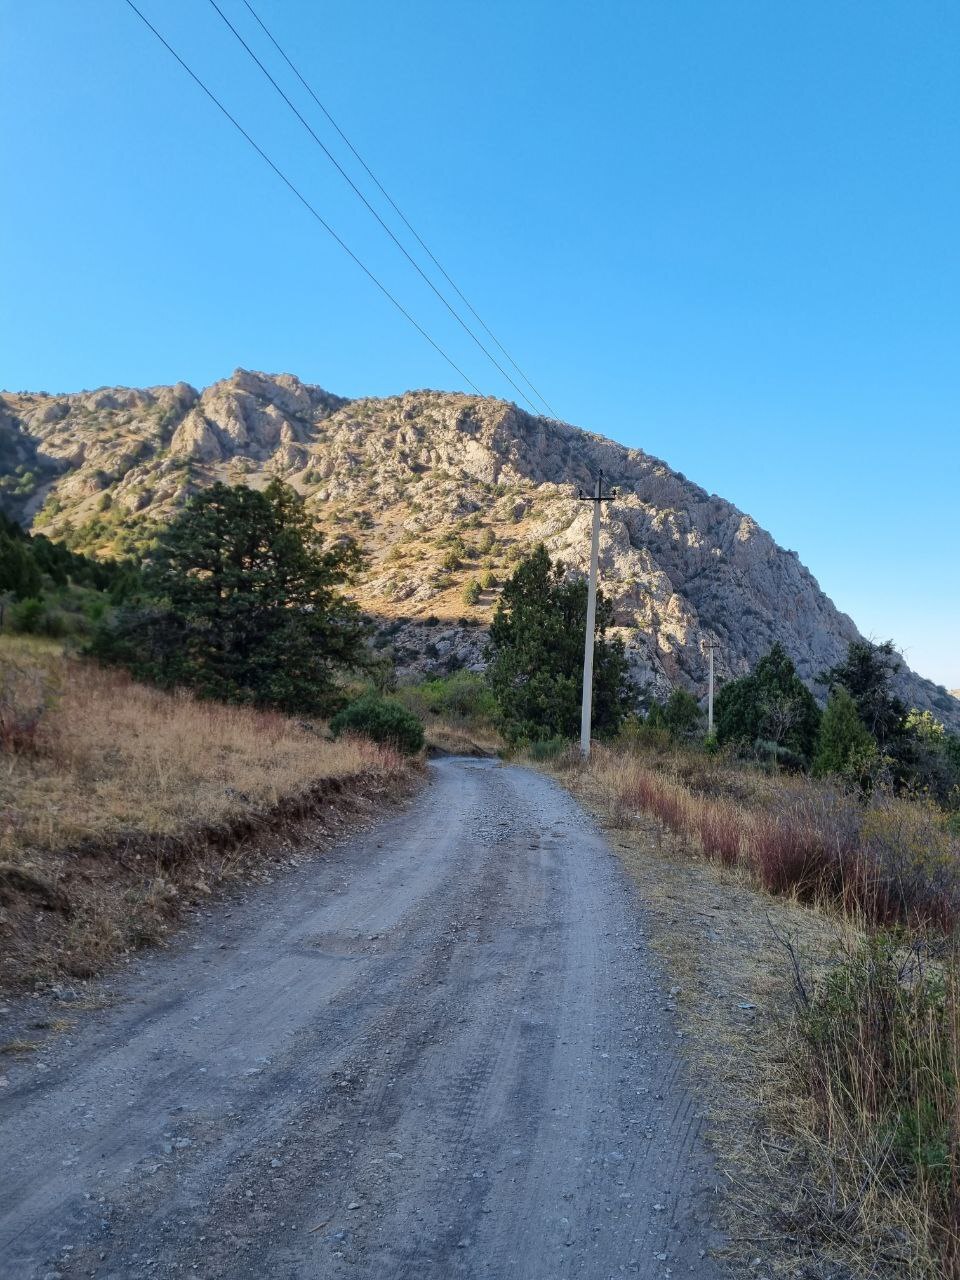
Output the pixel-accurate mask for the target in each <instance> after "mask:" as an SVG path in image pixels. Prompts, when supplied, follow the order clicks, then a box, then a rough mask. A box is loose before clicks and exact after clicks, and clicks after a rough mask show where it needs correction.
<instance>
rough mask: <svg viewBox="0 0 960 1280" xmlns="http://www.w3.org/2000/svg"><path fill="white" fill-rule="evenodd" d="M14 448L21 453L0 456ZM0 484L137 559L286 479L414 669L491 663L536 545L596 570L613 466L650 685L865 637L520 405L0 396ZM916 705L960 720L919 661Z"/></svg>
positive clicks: (734, 532) (35, 508) (910, 699)
mask: <svg viewBox="0 0 960 1280" xmlns="http://www.w3.org/2000/svg"><path fill="white" fill-rule="evenodd" d="M4 442H5V443H4ZM0 445H2V446H3V447H2V448H0V469H2V468H3V466H4V463H3V458H8V459H10V460H12V459H14V458H19V459H20V460H19V461H18V462H16V464H15V465H13V464H12V461H11V464H10V465H11V466H12V469H10V470H8V471H7V477H8V480H9V486H8V487H7V488H6V489H5V490H4V491H3V492H0V503H5V504H6V505H7V508H8V509H9V510H10V512H11V514H13V515H15V516H18V517H21V518H22V519H24V520H27V521H32V522H33V528H34V529H35V530H41V531H44V532H48V533H50V535H51V536H53V537H57V538H62V539H65V540H66V541H68V542H69V544H70V545H71V546H73V547H75V548H77V549H81V550H87V549H89V550H97V551H102V552H106V553H109V554H110V555H124V554H130V553H134V554H135V553H138V552H140V551H142V550H143V548H144V547H145V545H146V544H147V543H148V542H149V541H150V539H151V538H152V537H153V536H154V534H155V532H156V530H157V528H158V527H160V526H161V525H162V524H164V523H166V522H168V521H169V520H170V518H171V516H172V515H173V513H175V512H176V511H177V510H179V509H180V508H181V507H182V506H183V504H184V503H185V501H186V500H187V499H188V498H189V496H190V495H191V494H194V493H196V492H197V491H198V490H200V489H202V488H205V487H208V486H209V485H211V484H212V483H214V482H215V481H221V482H225V483H229V484H233V483H236V482H238V481H243V482H245V483H247V484H249V485H251V486H253V487H254V488H262V487H264V486H265V485H266V484H267V483H268V482H269V481H270V479H272V478H274V477H275V476H278V475H279V476H282V477H283V478H284V480H286V481H287V482H288V483H289V484H290V485H291V486H292V487H293V488H294V489H295V490H296V491H297V492H299V493H301V494H303V495H304V496H305V497H306V500H307V504H308V509H309V511H310V513H311V515H312V516H313V517H314V518H315V519H316V520H317V521H318V523H319V525H320V527H321V528H322V529H323V530H324V531H325V532H326V534H327V535H328V537H330V538H335V537H338V536H340V535H342V534H349V535H350V536H351V537H353V538H354V539H355V541H356V542H357V544H358V545H359V546H360V547H361V549H362V550H363V551H364V552H365V554H366V555H367V557H368V559H367V567H366V570H365V572H364V575H363V576H362V577H361V578H360V579H359V580H358V581H357V582H356V583H355V584H354V585H353V586H352V587H351V591H352V593H353V596H354V598H355V599H356V600H357V601H358V603H359V604H360V605H361V606H362V607H363V608H364V609H365V610H366V611H367V612H368V613H369V614H370V615H371V616H373V617H374V618H376V619H377V621H378V623H379V628H380V630H379V636H378V643H379V644H380V646H381V649H382V652H383V653H384V654H385V655H386V656H389V657H390V658H391V659H392V660H393V661H395V662H396V664H397V666H398V667H399V669H400V671H401V673H402V674H405V675H407V676H416V677H418V678H423V677H424V676H437V675H443V674H445V673H446V672H448V671H450V670H455V669H459V668H462V667H467V668H473V669H477V670H478V669H480V668H481V667H482V665H483V648H484V643H485V630H486V627H487V626H488V624H489V622H490V619H491V617H492V613H493V609H494V608H495V605H496V601H497V598H498V592H499V589H500V587H501V585H502V583H503V581H504V579H505V578H506V577H508V576H509V574H510V573H511V572H512V569H513V567H514V566H515V564H516V563H517V562H518V560H519V559H520V558H521V557H522V555H523V554H525V553H526V552H528V551H530V550H532V548H533V547H534V546H535V545H536V544H537V543H539V542H541V541H542V542H544V543H545V545H546V547H547V550H548V552H549V553H550V554H551V555H552V556H554V557H558V558H560V559H561V560H563V561H564V563H565V564H567V565H569V566H571V567H573V568H575V569H582V568H583V567H584V564H585V556H586V553H587V548H588V545H589V534H588V530H589V510H588V508H587V505H586V504H584V503H581V502H578V501H577V488H578V487H583V488H585V489H588V488H589V487H590V486H591V484H592V482H593V480H594V479H595V476H596V473H597V471H598V470H600V469H602V470H603V472H604V474H605V477H606V481H607V483H608V484H609V485H615V486H617V487H618V488H619V491H620V493H619V496H618V498H617V499H616V500H615V501H614V502H612V503H611V504H610V505H609V507H608V508H607V513H606V518H605V520H604V527H603V533H602V537H601V549H600V554H601V573H602V576H603V581H604V583H605V586H606V589H607V594H608V596H609V598H610V601H611V605H612V607H613V610H614V628H615V632H616V633H618V634H619V635H620V638H621V639H622V640H623V641H624V643H625V646H626V652H627V656H628V659H629V661H630V664H631V667H632V669H633V671H634V674H635V676H636V677H637V679H638V680H639V681H640V682H641V683H646V684H650V685H651V687H652V688H654V689H655V690H656V691H657V693H658V694H659V695H660V696H665V695H666V693H667V692H669V689H670V688H671V687H672V686H673V685H675V684H680V685H681V686H683V687H685V688H687V689H689V690H691V691H692V692H693V693H694V694H695V695H696V696H697V697H702V696H703V695H704V694H705V692H706V667H707V663H706V652H707V648H708V646H709V645H710V644H715V645H716V646H717V667H718V672H719V673H720V675H721V676H727V677H729V676H734V675H742V674H744V673H745V672H746V671H747V670H749V669H750V668H751V667H752V666H753V665H754V664H755V663H756V662H757V661H758V659H759V658H760V657H762V656H763V655H764V654H765V653H767V652H768V651H769V650H770V648H771V647H772V645H773V644H774V643H777V642H779V643H780V644H781V645H782V646H783V649H784V651H785V652H786V653H787V654H788V656H789V657H790V658H791V660H792V661H793V662H794V664H795V665H796V668H797V671H798V674H799V676H800V678H801V679H802V680H804V681H806V682H808V683H809V682H811V681H812V680H813V679H814V677H815V676H816V675H817V674H818V673H819V672H820V671H822V670H823V669H825V668H827V667H830V666H832V665H833V664H834V663H836V662H837V661H839V660H841V658H842V657H843V655H844V654H845V652H846V649H847V646H848V644H849V643H850V641H851V640H854V639H857V638H858V636H857V631H856V628H855V626H854V624H853V623H852V622H851V620H850V619H849V618H847V617H846V616H845V615H844V614H842V613H840V612H839V611H838V610H837V609H836V608H835V606H834V605H833V604H832V602H831V601H830V600H828V599H827V597H826V596H825V595H824V594H823V593H822V592H821V591H820V589H819V587H818V586H817V583H816V581H815V580H814V578H813V577H812V575H811V574H810V573H809V572H808V571H807V570H806V569H805V568H804V567H803V566H802V565H801V564H800V562H799V560H798V559H797V556H796V555H795V554H794V553H793V552H791V551H785V550H783V549H782V548H780V547H778V546H777V545H776V543H775V542H774V541H773V539H772V538H771V537H770V536H769V534H767V533H766V532H764V530H762V529H761V528H759V526H758V525H757V524H756V522H755V521H753V520H752V519H751V518H750V517H749V516H748V515H746V514H744V513H743V512H741V511H738V510H737V509H736V508H735V507H733V506H731V504H730V503H728V502H725V501H724V500H723V499H721V498H719V497H717V496H715V495H711V494H709V493H707V492H705V491H704V490H703V489H701V488H699V487H698V486H697V485H696V484H694V483H692V482H691V481H689V480H687V479H686V478H685V477H684V476H682V475H680V474H678V473H677V472H674V471H672V470H671V469H670V468H669V467H668V466H667V465H666V464H664V463H663V462H660V461H659V460H658V459H656V458H653V457H650V456H649V455H647V454H645V453H643V452H642V451H641V450H639V449H628V448H625V447H623V446H621V445H618V444H615V443H614V442H612V441H609V440H604V439H602V438H601V437H598V436H595V435H590V434H588V433H587V432H584V431H580V430H578V429H577V428H575V427H572V426H568V425H566V424H564V423H560V422H555V421H551V420H547V419H542V418H534V417H531V416H530V415H528V414H525V413H523V412H522V411H520V410H519V409H517V408H516V406H513V405H510V404H506V403H504V402H503V401H499V400H493V399H481V398H478V397H476V396H467V395H458V394H444V393H442V392H435V391H417V392H408V393H407V394H405V395H402V396H395V397H389V398H386V399H382V400H378V399H372V398H367V399H360V400H353V401H348V400H344V399H343V398H341V397H337V396H333V395H330V394H329V393H327V392H325V391H323V390H321V389H320V388H319V387H315V386H309V385H306V384H303V383H301V382H300V381H298V379H296V378H295V377H292V376H291V375H288V374H280V375H267V374H260V373H251V372H248V371H245V370H237V371H236V372H235V373H234V374H233V375H232V376H231V377H230V378H227V379H224V380H223V381H221V382H218V383H215V384H214V385H212V386H210V387H208V388H206V390H204V391H203V392H202V393H200V392H197V391H196V390H195V389H193V388H192V387H189V386H187V385H186V384H184V383H178V384H176V385H175V386H172V387H153V388H147V389H144V390H135V389H129V388H105V389H101V390H99V391H96V392H81V393H77V394H73V395H47V394H42V393H20V394H13V393H7V394H6V395H4V396H2V397H0ZM898 679H899V681H900V684H901V693H902V696H903V698H904V700H905V701H906V702H907V703H908V704H909V705H910V706H915V707H918V708H920V709H921V710H930V711H931V712H932V713H933V714H934V715H936V716H937V718H938V719H940V720H942V721H944V722H946V723H947V724H948V725H950V724H952V725H955V726H956V725H960V704H958V703H957V701H956V699H954V698H951V697H950V695H949V694H948V693H947V692H946V691H945V690H942V689H938V688H937V687H936V686H934V685H933V684H931V683H930V682H929V681H924V680H921V679H920V678H919V677H917V676H915V675H914V674H913V673H912V672H909V671H908V670H906V669H904V671H903V672H902V673H901V674H900V676H899V677H898Z"/></svg>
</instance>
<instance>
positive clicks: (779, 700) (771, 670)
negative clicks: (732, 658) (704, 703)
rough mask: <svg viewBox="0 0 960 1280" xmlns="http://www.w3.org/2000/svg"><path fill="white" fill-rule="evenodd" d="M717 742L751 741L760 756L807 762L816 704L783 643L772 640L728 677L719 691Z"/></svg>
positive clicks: (811, 748)
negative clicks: (746, 669)
mask: <svg viewBox="0 0 960 1280" xmlns="http://www.w3.org/2000/svg"><path fill="white" fill-rule="evenodd" d="M714 721H715V724H716V731H717V741H718V742H720V743H724V742H733V743H739V744H740V745H742V746H749V747H751V748H752V749H753V750H754V751H756V752H757V754H758V755H767V756H773V757H774V758H780V759H783V760H784V761H785V762H788V763H789V762H790V760H791V758H792V757H796V758H797V759H798V760H799V761H801V762H803V763H809V762H810V760H811V758H812V756H813V753H814V749H815V747H816V742H817V731H818V729H819V727H820V709H819V707H818V706H817V703H816V700H815V699H814V696H813V694H812V693H811V692H810V690H809V689H808V688H807V686H806V685H805V684H804V683H803V681H802V680H801V679H800V677H799V676H798V675H797V672H796V668H795V667H794V665H793V662H792V661H791V660H790V658H789V657H788V656H787V654H786V652H785V651H784V649H783V647H782V646H781V645H779V644H775V645H774V646H773V648H772V649H771V650H770V652H769V653H768V654H767V655H766V656H765V657H763V658H761V659H760V661H759V662H758V663H757V665H756V666H755V667H754V669H753V671H752V672H751V673H750V675H748V676H742V677H740V679H738V680H730V681H728V682H727V683H726V684H725V685H724V686H723V688H722V689H721V690H720V692H719V693H718V695H717V700H716V705H715V713H714Z"/></svg>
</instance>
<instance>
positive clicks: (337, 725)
mask: <svg viewBox="0 0 960 1280" xmlns="http://www.w3.org/2000/svg"><path fill="white" fill-rule="evenodd" d="M330 732H331V733H332V734H333V736H334V737H335V738H339V737H340V735H341V734H343V733H359V734H362V735H363V736H364V737H366V738H372V739H373V741H374V742H379V743H381V745H383V746H389V747H395V748H396V750H397V751H399V752H401V753H402V754H403V755H405V756H415V755H416V754H417V752H418V751H420V750H422V748H423V724H422V722H421V721H420V719H419V718H418V717H417V716H415V715H414V714H413V712H412V711H408V710H407V708H406V707H403V706H401V705H400V704H399V703H398V702H391V701H388V700H387V699H386V698H380V697H378V696H377V695H376V694H365V695H364V696H363V697H362V698H358V699H357V700H356V702H351V703H350V705H349V706H347V707H344V709H343V710H342V711H340V712H338V713H337V715H335V716H334V717H333V719H332V720H331V721H330Z"/></svg>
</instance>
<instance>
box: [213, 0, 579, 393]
mask: <svg viewBox="0 0 960 1280" xmlns="http://www.w3.org/2000/svg"><path fill="white" fill-rule="evenodd" d="M211 3H212V0H211ZM243 3H244V4H245V5H246V7H247V9H248V10H249V11H250V13H251V14H252V16H253V18H254V19H255V20H256V22H257V23H258V24H259V26H260V28H261V30H262V31H263V33H264V35H265V36H266V37H267V39H268V40H269V41H270V43H271V44H272V45H273V47H274V48H275V49H276V51H277V53H279V54H280V57H281V58H283V60H284V62H285V63H286V64H287V66H288V67H289V68H290V70H291V71H292V72H293V74H294V75H295V76H296V77H297V79H298V80H299V81H300V83H301V84H302V85H303V87H304V89H306V91H307V93H309V95H310V97H311V98H312V99H313V100H314V102H315V103H316V104H317V106H318V107H319V108H320V110H321V111H322V112H323V114H324V115H325V116H326V118H327V120H328V121H329V122H330V124H331V125H332V126H333V127H334V129H335V130H336V131H337V133H338V134H339V135H340V137H341V139H342V140H343V142H344V143H345V144H346V145H347V147H348V148H349V149H350V151H351V152H352V153H353V155H354V156H355V158H356V159H357V160H358V161H359V163H360V165H361V166H362V168H363V170H364V172H365V173H366V174H367V177H368V178H370V180H371V181H372V182H373V184H374V185H375V186H376V188H377V190H378V191H379V192H380V194H381V195H382V196H383V197H384V199H385V200H386V201H387V203H388V204H389V205H390V207H391V208H392V209H393V211H394V213H395V214H396V215H397V217H398V218H399V219H400V221H401V222H402V223H403V225H404V226H405V227H406V228H407V230H408V231H409V232H410V234H411V235H412V236H413V237H414V239H415V240H416V242H417V243H418V244H419V245H420V248H421V249H422V250H423V251H424V253H425V254H426V255H427V257H428V258H429V259H430V261H431V262H432V263H433V265H434V266H435V267H436V268H437V270H438V271H439V272H440V274H441V275H442V276H443V278H444V280H446V282H447V284H448V285H449V286H450V288H451V289H452V290H453V291H454V293H455V294H456V295H457V297H458V298H459V299H460V301H461V302H462V303H463V304H464V306H465V307H466V308H467V310H468V311H469V312H470V314H471V315H472V316H473V318H474V319H475V320H476V321H477V323H478V324H479V325H480V326H481V328H482V329H483V330H484V332H485V333H486V334H487V335H488V336H489V337H490V338H491V339H492V341H493V342H494V344H495V345H496V346H497V348H498V349H499V350H500V351H501V352H502V353H503V355H504V356H505V357H506V359H507V360H508V361H509V363H510V364H511V365H513V367H514V369H516V371H517V373H518V374H519V375H520V377H521V378H522V379H523V381H524V382H525V383H526V384H527V386H528V387H529V388H530V390H531V391H532V392H533V394H534V395H535V396H536V397H537V399H538V400H539V401H540V402H541V403H542V404H543V405H544V406H545V407H546V409H547V410H548V412H549V413H550V415H551V416H552V417H554V418H559V415H558V414H557V413H556V411H555V410H554V409H552V408H551V406H550V402H549V401H548V400H547V399H546V398H545V397H544V395H543V394H542V392H540V391H538V390H537V388H536V387H535V386H534V384H533V383H532V382H531V381H530V379H529V378H528V377H527V375H526V374H525V373H524V371H523V369H521V367H520V366H519V365H518V364H517V362H516V360H514V358H513V356H512V355H511V354H510V352H509V351H508V350H507V349H506V347H505V346H504V345H503V343H502V342H501V341H500V339H499V338H498V337H497V335H496V334H495V333H494V332H493V330H492V329H491V328H490V326H489V325H488V324H487V323H486V322H485V321H484V320H483V318H482V316H480V315H479V314H478V313H477V311H476V310H475V309H474V307H473V305H472V304H471V302H470V300H469V299H468V298H467V297H466V296H465V295H464V294H463V293H462V292H461V290H460V289H459V288H458V286H457V284H456V283H455V282H454V281H453V280H452V279H451V278H450V276H449V275H448V273H447V271H446V269H445V268H444V266H443V264H442V263H441V262H439V261H438V260H437V258H436V257H435V256H434V254H433V253H432V252H431V250H430V247H429V246H428V245H427V244H426V242H425V241H424V240H423V238H422V236H421V235H420V233H419V232H418V231H417V229H416V227H414V226H413V225H412V223H411V222H410V220H409V218H407V216H406V214H405V213H404V212H403V210H402V209H401V208H400V206H399V205H398V204H397V202H396V201H395V200H394V198H393V197H392V196H391V195H390V192H389V191H387V189H386V187H384V185H383V183H382V182H381V181H380V179H379V178H378V177H377V175H376V174H375V173H374V172H373V170H372V169H371V168H370V166H369V165H368V164H367V162H366V160H364V158H363V156H362V155H361V154H360V152H359V151H358V150H357V148H356V147H355V146H354V145H353V143H352V142H351V141H350V139H349V138H348V137H347V135H346V134H345V133H344V132H343V130H342V129H341V128H340V126H339V124H337V122H336V120H334V118H333V116H332V115H331V114H330V112H329V111H328V110H327V108H326V107H325V106H324V105H323V103H322V102H321V101H320V99H319V98H318V97H317V95H316V93H315V92H314V90H313V89H312V88H311V86H310V85H309V84H308V83H307V81H306V80H305V79H304V77H303V76H302V75H301V73H300V71H299V70H298V69H297V67H296V66H295V65H294V64H293V62H292V61H291V59H290V58H289V57H288V56H287V53H286V52H285V50H284V49H283V47H282V46H281V45H280V43H279V41H278V40H277V39H276V37H275V36H274V35H273V33H272V32H271V31H270V29H269V28H268V27H267V25H266V23H264V21H263V19H262V18H261V17H260V15H259V14H258V13H257V11H256V9H254V7H253V5H252V4H251V3H250V0H243ZM298 114H299V113H298ZM321 145H322V144H321ZM328 154H329V153H328ZM334 163H336V161H334ZM337 167H338V168H339V167H340V166H339V165H338V166H337ZM341 172H342V170H341ZM348 181H349V179H348ZM352 185H353V184H352V183H351V186H352ZM361 198H362V197H361ZM364 203H366V202H364ZM368 207H369V206H368ZM511 386H515V384H514V383H512V382H511ZM520 394H521V395H523V392H521V393H520ZM524 399H525V400H527V397H526V396H525V395H524ZM529 403H530V401H529V400H527V404H529Z"/></svg>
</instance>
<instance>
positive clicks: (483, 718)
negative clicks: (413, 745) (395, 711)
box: [397, 671, 497, 725]
mask: <svg viewBox="0 0 960 1280" xmlns="http://www.w3.org/2000/svg"><path fill="white" fill-rule="evenodd" d="M397 698H398V699H399V700H400V701H401V702H402V703H403V705H404V706H405V707H406V708H407V709H408V710H410V711H412V712H413V713H414V714H415V715H435V716H443V717H445V718H446V719H450V720H469V721H470V722H471V723H473V724H477V725H480V724H484V725H490V724H492V723H493V721H494V719H495V718H496V715H497V704H496V701H495V700H494V697H493V694H492V693H491V692H490V690H489V688H488V687H487V684H486V681H485V680H484V679H483V677H482V676H480V675H478V674H477V673H476V672H474V671H458V672H457V673H456V674H455V675H451V676H445V677H443V678H442V679H439V680H425V681H424V682H423V684H410V685H404V686H402V687H401V688H400V689H398V690H397Z"/></svg>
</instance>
